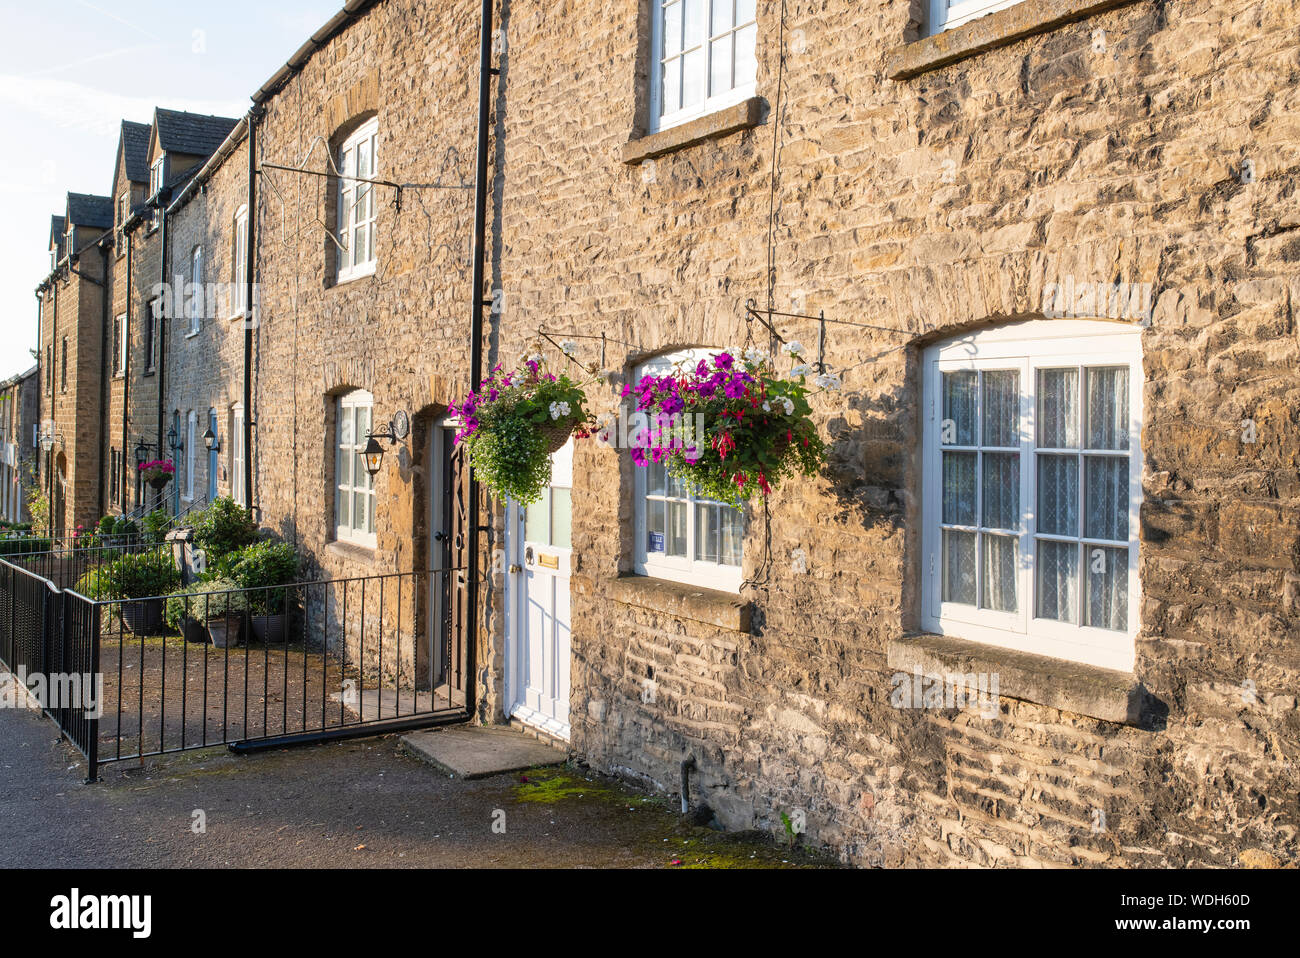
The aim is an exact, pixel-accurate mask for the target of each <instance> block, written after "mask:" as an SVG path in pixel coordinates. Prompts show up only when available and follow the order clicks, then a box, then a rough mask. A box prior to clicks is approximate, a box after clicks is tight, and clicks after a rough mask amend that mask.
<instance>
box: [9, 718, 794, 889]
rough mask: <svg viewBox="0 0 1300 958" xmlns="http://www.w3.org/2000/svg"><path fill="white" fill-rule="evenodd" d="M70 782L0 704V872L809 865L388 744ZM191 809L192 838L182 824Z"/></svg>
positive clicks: (533, 776)
mask: <svg viewBox="0 0 1300 958" xmlns="http://www.w3.org/2000/svg"><path fill="white" fill-rule="evenodd" d="M84 775H85V769H84V765H83V763H82V760H81V758H80V756H79V755H77V753H76V752H75V751H73V750H72V749H71V748H70V747H69V746H67V745H66V744H64V743H61V742H59V741H58V739H57V731H56V729H55V726H54V725H53V723H51V722H50V721H49V720H48V719H45V718H44V717H42V716H40V715H39V714H38V713H33V712H28V711H26V710H20V709H12V708H4V709H0V836H3V839H2V840H0V868H15V867H105V868H131V867H226V866H231V867H304V868H338V867H358V866H361V867H381V868H401V867H440V868H448V867H450V868H458V867H480V868H492V867H525V868H547V867H595V868H606V867H615V868H680V867H754V866H759V867H763V866H768V867H770V866H777V867H780V866H781V865H782V863H783V861H786V862H788V863H789V864H790V865H793V864H796V863H799V862H805V863H806V862H807V861H808V860H807V859H804V858H802V857H800V856H799V853H798V852H793V853H791V852H787V851H786V850H785V849H784V848H782V847H778V846H776V845H774V844H773V843H771V842H770V841H767V840H766V839H764V838H762V837H761V836H759V837H756V836H749V837H748V838H746V837H736V836H728V835H723V834H721V833H718V832H713V831H710V830H708V829H701V828H687V827H685V826H683V825H682V824H680V821H679V818H678V816H677V815H675V814H674V813H673V812H672V810H671V809H670V807H669V806H668V805H667V804H666V803H663V802H660V801H657V800H655V799H651V798H647V797H645V796H642V795H639V794H637V793H634V792H632V791H629V790H627V789H624V788H622V787H621V786H618V785H615V784H612V783H608V782H602V781H598V780H588V779H587V778H586V777H585V776H583V775H582V774H580V773H578V772H575V771H573V770H572V769H570V770H558V771H556V770H547V771H537V772H525V773H516V774H510V775H502V776H496V777H492V778H485V779H479V780H474V781H463V780H459V779H453V778H450V777H449V776H447V775H446V774H445V773H443V772H439V771H438V770H436V769H435V768H434V767H432V766H430V765H426V764H424V763H423V762H420V761H418V760H416V759H414V758H412V757H410V756H409V755H407V754H406V753H405V752H404V751H403V750H402V748H401V745H400V742H399V739H398V738H397V737H396V736H388V737H384V738H376V739H361V740H354V741H351V742H341V743H334V744H328V745H319V746H310V747H303V748H298V749H286V750H282V751H277V752H268V753H262V754H256V755H251V756H237V755H233V754H231V753H229V752H226V751H225V750H207V751H203V752H192V753H186V754H183V755H177V756H170V757H167V758H165V759H162V760H156V761H150V762H148V763H146V764H144V765H140V764H139V763H119V764H111V765H107V766H104V768H103V771H102V776H103V781H102V782H100V783H99V784H96V785H83V784H82V779H83V778H84ZM196 812H202V817H203V818H205V819H206V832H205V833H202V834H196V833H195V832H194V830H193V825H194V823H195V821H196V820H197V817H196V814H195V813H196ZM502 822H504V827H505V833H504V834H501V833H500V832H499V829H500V827H501V823H502ZM494 823H495V824H496V825H497V829H498V831H494V829H493V825H494Z"/></svg>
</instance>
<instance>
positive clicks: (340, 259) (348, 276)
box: [334, 117, 379, 283]
mask: <svg viewBox="0 0 1300 958" xmlns="http://www.w3.org/2000/svg"><path fill="white" fill-rule="evenodd" d="M362 144H366V145H367V146H368V147H369V149H370V170H369V172H367V173H366V174H365V175H364V176H360V174H359V173H358V170H357V152H358V148H359V147H360V146H361V145H362ZM338 165H339V174H340V176H339V181H338V195H339V202H338V219H337V223H338V228H337V230H336V238H337V240H338V243H337V245H336V246H335V247H334V252H335V263H336V264H337V270H336V280H337V281H338V282H340V283H346V282H348V281H349V280H353V279H360V278H361V277H363V276H372V275H374V272H375V267H376V264H377V263H378V261H379V256H378V251H377V250H376V249H375V238H376V236H377V235H378V231H377V230H376V228H375V224H376V222H377V220H378V216H379V204H378V203H377V202H376V201H375V200H376V197H375V187H374V184H373V183H362V182H360V181H359V180H358V179H357V177H359V176H360V179H363V180H374V179H377V178H378V171H379V119H378V118H377V117H376V118H375V119H372V120H368V121H367V122H365V123H363V124H362V125H361V126H360V127H359V128H358V129H357V130H356V131H355V132H354V133H352V135H351V136H349V137H348V138H347V139H346V140H344V141H343V144H342V146H340V147H339V155H338ZM362 192H364V193H365V196H366V200H367V202H366V216H365V217H363V218H362V219H360V220H357V219H355V218H354V216H353V215H352V214H353V213H354V212H355V208H356V204H357V199H356V198H357V195H358V194H359V193H362ZM357 229H362V230H364V231H365V233H366V249H367V250H368V251H369V253H370V255H369V258H367V259H366V260H363V261H361V262H356V261H354V252H355V250H354V246H355V238H356V231H357Z"/></svg>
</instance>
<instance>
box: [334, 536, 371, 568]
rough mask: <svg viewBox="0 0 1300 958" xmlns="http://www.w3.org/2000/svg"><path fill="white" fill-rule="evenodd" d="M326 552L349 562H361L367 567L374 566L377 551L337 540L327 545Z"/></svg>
mask: <svg viewBox="0 0 1300 958" xmlns="http://www.w3.org/2000/svg"><path fill="white" fill-rule="evenodd" d="M325 551H326V552H328V553H329V554H330V555H333V556H338V557H339V558H340V559H344V560H346V561H348V562H361V563H365V564H366V565H373V564H374V561H375V550H374V549H371V548H369V547H368V546H362V545H357V544H356V543H355V542H343V541H341V540H339V539H335V540H334V541H333V542H329V543H326V545H325Z"/></svg>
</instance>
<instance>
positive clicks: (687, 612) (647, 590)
mask: <svg viewBox="0 0 1300 958" xmlns="http://www.w3.org/2000/svg"><path fill="white" fill-rule="evenodd" d="M606 585H607V592H608V594H609V596H610V598H612V599H613V600H614V601H615V602H622V603H623V604H624V605H634V606H637V607H638V608H642V609H649V610H651V611H652V612H662V613H664V614H665V615H671V616H674V617H676V618H682V619H693V620H694V621H696V622H703V623H705V624H707V625H713V626H717V627H718V628H720V629H726V630H727V631H728V632H748V631H749V616H750V610H751V609H752V608H753V603H751V602H747V601H745V600H744V599H742V598H740V597H739V596H737V595H732V594H731V593H729V592H717V591H714V590H713V589H699V588H696V587H694V586H689V585H683V584H682V583H680V582H670V581H668V580H667V579H654V578H651V577H650V576H644V575H620V576H619V577H618V578H615V579H609V580H607V582H606Z"/></svg>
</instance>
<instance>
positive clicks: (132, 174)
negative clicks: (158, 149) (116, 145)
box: [122, 120, 153, 183]
mask: <svg viewBox="0 0 1300 958" xmlns="http://www.w3.org/2000/svg"><path fill="white" fill-rule="evenodd" d="M152 129H153V128H152V127H151V126H149V124H148V123H132V122H131V121H130V120H123V121H122V156H123V159H124V161H125V162H126V178H127V179H128V180H130V181H131V182H132V183H148V182H149V134H150V132H151V131H152Z"/></svg>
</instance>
